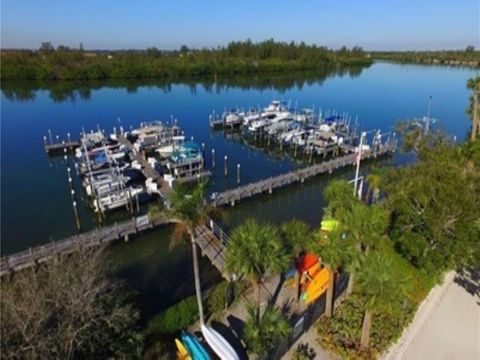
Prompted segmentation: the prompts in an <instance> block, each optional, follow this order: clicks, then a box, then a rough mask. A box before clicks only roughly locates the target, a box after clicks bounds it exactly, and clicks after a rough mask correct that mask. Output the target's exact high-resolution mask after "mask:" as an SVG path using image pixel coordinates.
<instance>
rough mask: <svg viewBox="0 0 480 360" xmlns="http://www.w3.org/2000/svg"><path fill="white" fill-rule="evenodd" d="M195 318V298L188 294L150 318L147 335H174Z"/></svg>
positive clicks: (196, 313)
mask: <svg viewBox="0 0 480 360" xmlns="http://www.w3.org/2000/svg"><path fill="white" fill-rule="evenodd" d="M197 319H198V306H197V299H196V297H195V296H189V297H187V298H185V299H183V300H182V301H180V302H179V303H177V304H175V305H173V306H171V307H169V308H168V309H167V310H166V311H164V312H163V313H161V314H160V315H158V316H156V317H154V318H153V319H152V320H150V321H149V323H148V326H147V334H148V336H149V337H158V336H162V335H174V334H176V333H178V332H179V331H181V330H182V329H185V328H187V327H188V326H189V325H191V324H192V323H194V322H195V321H196V320H197Z"/></svg>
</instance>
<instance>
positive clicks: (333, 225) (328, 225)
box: [320, 219, 339, 232]
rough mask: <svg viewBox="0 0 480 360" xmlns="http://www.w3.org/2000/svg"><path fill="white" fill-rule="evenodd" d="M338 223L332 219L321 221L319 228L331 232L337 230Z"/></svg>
mask: <svg viewBox="0 0 480 360" xmlns="http://www.w3.org/2000/svg"><path fill="white" fill-rule="evenodd" d="M338 225H339V222H338V221H337V220H334V219H325V220H322V222H321V225H320V228H321V230H322V231H326V232H332V231H333V230H336V229H337V228H338Z"/></svg>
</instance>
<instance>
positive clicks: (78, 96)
mask: <svg viewBox="0 0 480 360" xmlns="http://www.w3.org/2000/svg"><path fill="white" fill-rule="evenodd" d="M363 69H365V67H349V68H347V69H337V70H330V71H325V70H318V71H308V72H301V73H299V72H293V73H289V74H271V75H254V76H218V77H217V76H210V77H199V78H175V79H169V78H168V79H154V80H104V81H98V80H95V81H84V82H78V81H3V82H2V84H1V91H2V94H3V95H4V96H5V97H6V98H7V99H8V100H10V101H18V102H21V101H34V100H35V99H36V94H37V92H38V91H47V92H48V94H49V97H50V99H51V100H52V101H53V102H56V103H60V102H76V101H79V100H81V101H87V100H90V99H91V96H92V92H93V91H95V90H100V89H105V88H110V89H117V90H126V91H127V93H128V94H135V93H136V92H137V91H138V90H139V88H141V87H145V88H147V89H160V90H162V91H163V92H164V93H169V92H171V91H172V87H173V86H174V85H179V84H182V85H187V86H188V88H189V89H190V93H191V94H192V95H195V94H197V91H198V90H199V88H201V89H203V90H204V92H206V93H209V94H211V93H217V94H221V93H222V92H224V91H228V90H230V89H234V88H236V89H241V90H262V91H263V90H276V91H278V92H280V93H284V92H286V91H287V90H289V89H292V88H296V89H298V90H301V89H302V88H304V87H305V86H312V85H315V84H316V85H321V84H322V83H323V81H324V80H325V79H327V78H328V77H331V76H338V77H343V76H349V77H350V78H356V77H358V76H360V74H361V73H362V71H363Z"/></svg>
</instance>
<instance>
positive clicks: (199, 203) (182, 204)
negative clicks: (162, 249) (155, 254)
mask: <svg viewBox="0 0 480 360" xmlns="http://www.w3.org/2000/svg"><path fill="white" fill-rule="evenodd" d="M205 186H206V183H205V182H201V183H199V184H198V185H196V186H195V187H193V188H187V187H184V186H182V185H180V184H179V185H177V186H175V187H174V189H173V191H172V192H170V193H169V194H168V200H169V202H170V208H169V209H168V210H166V211H165V212H166V216H168V218H171V219H173V220H174V221H175V229H174V231H173V234H172V238H171V242H170V248H173V247H174V246H176V245H178V243H179V242H180V240H181V239H183V237H184V236H185V235H188V236H189V237H190V242H191V245H192V259H193V273H194V276H195V292H196V295H197V305H198V313H199V317H200V322H201V323H202V324H203V323H204V322H205V318H204V314H203V304H202V292H201V291H202V290H201V287H200V270H199V265H198V254H197V246H196V243H195V238H196V236H197V234H196V229H197V227H198V226H199V225H203V224H205V223H206V222H207V220H208V218H209V215H211V214H212V213H213V212H215V211H216V210H215V209H214V208H212V207H211V206H208V205H206V204H205V202H204V199H203V193H204V189H205Z"/></svg>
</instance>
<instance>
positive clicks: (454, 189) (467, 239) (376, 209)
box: [316, 128, 480, 358]
mask: <svg viewBox="0 0 480 360" xmlns="http://www.w3.org/2000/svg"><path fill="white" fill-rule="evenodd" d="M405 129H406V131H408V128H405ZM410 140H412V141H410ZM405 144H406V148H407V149H408V150H414V151H415V154H416V156H417V162H416V163H413V164H410V165H407V166H403V167H399V168H393V169H388V170H382V171H377V172H376V174H375V176H379V179H377V178H375V179H374V182H373V183H374V185H372V186H374V187H375V188H377V189H379V190H378V191H377V194H378V193H379V192H380V193H379V194H380V196H379V197H378V199H379V201H377V202H375V203H373V204H372V205H370V206H368V205H365V204H363V203H361V202H359V201H358V200H356V199H354V198H353V196H352V190H351V187H350V186H349V185H348V184H347V183H346V182H344V181H337V182H332V183H331V184H330V185H329V187H327V189H326V191H325V195H326V198H327V199H328V200H329V204H328V206H327V209H326V214H327V215H328V216H333V217H334V218H335V219H336V220H338V221H339V228H338V232H339V233H340V236H338V235H337V234H336V232H332V233H330V234H329V236H325V235H324V234H322V233H320V232H319V233H318V234H317V235H316V238H317V239H318V242H317V249H318V250H317V253H318V254H319V255H320V256H322V252H323V254H324V255H323V258H324V261H325V262H326V263H327V264H328V263H329V262H330V263H331V264H333V265H332V266H338V264H341V263H343V264H344V265H343V266H342V267H344V268H346V269H347V271H348V272H349V273H350V275H351V276H350V278H353V277H355V286H354V288H353V289H354V292H353V295H352V296H351V297H349V298H347V299H346V300H345V303H344V304H342V305H341V306H340V307H339V309H337V311H336V316H335V317H334V318H332V319H328V320H324V321H322V323H321V325H320V326H319V331H320V332H321V334H322V343H323V344H324V345H325V346H327V347H329V348H332V349H335V350H336V351H338V352H340V353H341V354H343V355H344V356H345V357H351V358H355V357H367V358H368V357H371V356H374V355H375V354H378V353H380V352H381V351H383V350H384V349H385V348H386V347H387V346H388V345H389V344H390V343H391V342H392V341H394V340H395V339H396V338H397V337H398V336H399V334H400V333H401V329H402V328H403V327H404V326H405V325H406V324H408V322H409V321H410V319H411V317H412V316H413V313H414V310H415V309H416V308H417V306H418V305H419V303H420V302H421V301H422V300H423V299H424V297H425V296H426V294H427V292H428V290H429V289H430V288H431V287H432V286H433V285H434V284H435V282H437V281H438V280H439V279H440V278H441V275H442V274H443V273H444V272H445V271H447V270H449V269H455V268H459V267H464V266H477V267H478V262H479V259H480V244H479V243H478V239H479V238H480V211H479V209H480V141H474V142H467V143H465V144H461V145H457V144H455V142H453V141H452V140H450V139H449V138H448V137H447V136H445V135H444V134H442V133H439V132H436V131H433V132H431V133H430V134H429V135H425V134H420V135H419V136H414V137H410V138H409V137H408V136H407V138H406V141H405ZM412 144H414V145H413V146H412ZM321 235H324V238H323V242H322V237H321ZM340 239H344V240H345V242H341V241H340ZM332 244H335V245H334V248H338V247H339V246H342V245H343V246H345V249H344V250H343V251H341V252H340V253H337V252H336V251H335V249H333V250H332V249H331V247H332ZM346 253H349V254H350V256H349V257H346V258H344V259H342V256H343V254H346ZM362 330H363V331H362ZM369 340H370V341H369ZM367 344H368V345H369V347H368V348H366V346H367ZM361 345H364V347H362V346H361Z"/></svg>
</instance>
